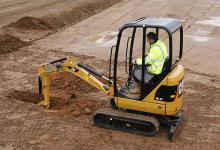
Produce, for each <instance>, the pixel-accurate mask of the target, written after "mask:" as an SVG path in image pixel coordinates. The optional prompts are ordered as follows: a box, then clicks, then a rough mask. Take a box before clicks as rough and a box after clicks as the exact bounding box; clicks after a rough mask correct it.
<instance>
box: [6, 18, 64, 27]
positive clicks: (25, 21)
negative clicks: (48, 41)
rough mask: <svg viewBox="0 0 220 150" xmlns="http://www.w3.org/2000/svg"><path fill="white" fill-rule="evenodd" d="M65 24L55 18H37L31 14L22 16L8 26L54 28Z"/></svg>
mask: <svg viewBox="0 0 220 150" xmlns="http://www.w3.org/2000/svg"><path fill="white" fill-rule="evenodd" d="M63 26H64V24H62V23H60V22H59V21H57V20H56V19H54V18H36V17H30V16H26V17H23V18H20V19H19V20H17V21H16V22H14V23H11V24H9V25H8V27H12V28H18V29H23V30H54V29H57V28H61V27H63Z"/></svg>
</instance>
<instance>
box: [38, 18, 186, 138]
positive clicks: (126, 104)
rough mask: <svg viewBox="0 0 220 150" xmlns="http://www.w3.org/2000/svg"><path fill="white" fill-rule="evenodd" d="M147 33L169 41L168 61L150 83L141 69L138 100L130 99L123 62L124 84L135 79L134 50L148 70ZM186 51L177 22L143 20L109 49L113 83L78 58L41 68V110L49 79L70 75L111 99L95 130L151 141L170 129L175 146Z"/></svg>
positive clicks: (122, 33)
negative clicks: (121, 75)
mask: <svg viewBox="0 0 220 150" xmlns="http://www.w3.org/2000/svg"><path fill="white" fill-rule="evenodd" d="M148 30H149V31H152V30H155V33H156V35H157V36H158V37H160V35H161V33H165V34H166V35H167V41H168V42H167V43H168V44H167V45H168V53H169V56H168V58H167V59H166V61H165V62H164V65H163V70H162V73H161V74H159V75H154V76H153V78H152V79H150V80H149V81H147V82H146V81H145V79H144V78H145V75H144V73H145V71H144V70H145V68H146V66H145V65H142V66H141V68H142V73H141V78H140V79H139V81H138V82H139V83H140V94H139V96H137V97H136V98H134V97H132V98H131V97H129V96H127V95H123V93H121V92H120V91H121V88H122V87H121V86H120V83H121V81H120V79H119V78H118V76H119V75H118V74H119V73H118V72H119V71H121V69H120V70H119V66H120V65H121V64H120V63H124V62H122V61H121V60H122V59H123V57H124V56H125V57H124V58H125V70H126V77H124V79H125V78H129V77H130V76H131V75H132V68H133V63H132V62H133V61H132V60H133V59H134V56H135V55H137V52H135V48H136V47H138V46H139V48H140V49H141V50H139V52H140V51H141V56H142V64H145V59H144V58H145V56H146V53H147V52H146V35H147V32H148ZM160 32H161V33H160ZM177 32H178V35H179V36H178V43H179V44H178V46H177V48H175V49H177V50H178V55H177V58H176V59H175V58H174V46H173V43H174V40H173V39H174V33H177ZM175 37H176V36H175ZM125 39H126V40H127V41H126V40H125ZM137 39H139V42H137V41H138V40H137ZM140 41H141V42H140ZM125 43H126V44H125ZM137 45H138V46H137ZM182 51H183V27H182V25H181V22H180V21H179V20H177V19H173V18H146V17H142V18H139V19H137V20H135V21H132V22H130V23H127V24H125V25H123V26H122V27H121V28H120V29H119V32H118V35H117V42H116V45H115V46H112V48H111V53H110V61H109V62H110V63H109V77H107V76H105V75H103V74H101V73H98V72H97V71H95V70H94V69H93V68H91V67H89V66H87V65H85V64H83V63H80V62H79V60H78V59H77V58H76V57H74V56H69V57H66V58H61V59H59V60H55V61H52V62H50V63H48V64H42V65H41V66H40V67H39V68H38V76H39V78H38V84H39V94H40V95H41V94H43V98H44V99H43V100H42V101H40V102H39V105H41V106H45V107H47V108H49V107H50V94H49V76H50V75H51V74H54V73H59V72H69V73H72V74H73V75H75V76H77V77H79V78H81V79H82V80H84V81H85V82H87V83H89V84H90V85H92V86H94V87H95V88H97V89H99V90H100V91H102V92H104V93H106V95H109V96H110V103H111V107H110V108H105V109H102V110H98V111H97V112H96V113H95V114H94V116H93V122H94V125H95V126H97V127H102V128H109V129H115V130H120V131H126V132H131V133H137V134H142V135H147V136H152V135H155V134H156V133H157V132H158V131H159V127H160V125H161V126H164V127H165V128H167V129H168V131H169V139H170V140H173V139H174V137H175V136H176V133H177V131H178V129H179V128H180V126H181V124H182V122H183V110H182V103H183V79H184V68H183V66H181V65H180V64H179V61H180V60H181V58H182ZM123 54H124V55H123ZM112 56H114V57H112ZM100 78H102V81H101V80H100ZM103 79H104V80H106V83H103Z"/></svg>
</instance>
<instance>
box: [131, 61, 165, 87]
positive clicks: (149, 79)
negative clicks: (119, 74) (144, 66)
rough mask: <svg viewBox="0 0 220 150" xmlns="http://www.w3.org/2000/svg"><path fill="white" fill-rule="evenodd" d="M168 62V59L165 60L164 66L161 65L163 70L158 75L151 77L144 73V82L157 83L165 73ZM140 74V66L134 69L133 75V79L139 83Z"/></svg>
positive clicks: (151, 75)
mask: <svg viewBox="0 0 220 150" xmlns="http://www.w3.org/2000/svg"><path fill="white" fill-rule="evenodd" d="M168 60H169V59H168V58H166V59H165V61H164V64H163V69H162V72H161V73H160V74H158V75H153V74H150V73H147V72H146V73H144V82H145V83H149V82H150V81H152V82H155V81H157V80H158V79H159V78H160V76H162V75H163V74H164V73H165V72H166V71H167V65H168ZM141 73H142V70H141V66H140V67H139V68H137V69H134V73H133V75H134V79H135V80H136V81H138V82H141Z"/></svg>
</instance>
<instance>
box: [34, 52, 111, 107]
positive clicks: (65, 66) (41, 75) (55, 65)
mask: <svg viewBox="0 0 220 150" xmlns="http://www.w3.org/2000/svg"><path fill="white" fill-rule="evenodd" d="M59 72H70V73H72V74H74V75H75V76H77V77H79V78H81V79H82V80H84V81H86V82H87V83H89V84H90V85H92V86H94V87H95V88H97V89H99V90H100V91H102V92H104V93H106V94H107V95H110V96H113V84H112V81H111V80H110V79H108V78H107V77H105V76H104V75H102V74H100V73H98V72H96V71H95V70H94V69H92V68H90V67H88V66H86V65H85V64H82V63H80V62H79V61H78V60H77V59H76V58H75V57H73V56H70V57H67V58H62V59H59V60H55V61H52V62H50V63H48V64H43V65H41V66H40V67H39V68H38V86H39V94H40V95H42V94H43V98H44V99H43V100H42V101H41V102H39V103H38V105H40V106H45V107H46V108H49V107H50V94H49V77H50V75H52V74H56V73H59ZM96 76H97V77H100V78H103V79H105V80H106V81H107V82H108V83H109V85H110V86H108V85H106V84H104V83H102V82H101V81H100V80H98V79H97V77H96Z"/></svg>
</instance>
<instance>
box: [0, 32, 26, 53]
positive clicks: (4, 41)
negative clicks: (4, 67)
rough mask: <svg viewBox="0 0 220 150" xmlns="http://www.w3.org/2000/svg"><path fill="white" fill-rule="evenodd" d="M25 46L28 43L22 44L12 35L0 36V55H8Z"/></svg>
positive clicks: (22, 42)
mask: <svg viewBox="0 0 220 150" xmlns="http://www.w3.org/2000/svg"><path fill="white" fill-rule="evenodd" d="M27 45H28V42H24V41H22V40H20V39H19V38H17V37H14V36H12V35H0V55H2V54H6V53H10V52H12V51H14V50H16V49H18V48H21V47H24V46H27Z"/></svg>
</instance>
